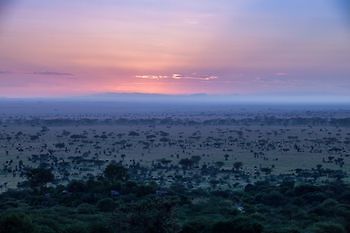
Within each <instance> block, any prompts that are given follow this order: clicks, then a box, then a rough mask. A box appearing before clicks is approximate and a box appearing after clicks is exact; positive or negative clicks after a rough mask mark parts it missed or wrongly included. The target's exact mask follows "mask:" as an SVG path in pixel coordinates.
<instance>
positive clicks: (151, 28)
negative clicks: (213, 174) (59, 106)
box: [0, 0, 350, 98]
mask: <svg viewBox="0 0 350 233" xmlns="http://www.w3.org/2000/svg"><path fill="white" fill-rule="evenodd" d="M107 92H108V93H109V92H118V93H129V92H130V93H135V92H137V93H161V94H172V95H178V94H186V95H187V94H196V93H206V94H210V95H242V96H250V95H256V96H259V95H270V96H321V95H322V96H333V97H334V96H335V97H339V98H342V97H343V96H349V95H350V94H349V93H350V4H349V1H348V0H307V1H305V0H215V1H214V0H128V1H125V0H69V1H68V0H67V1H63V0H50V1H43V0H13V1H11V0H0V96H3V97H44V96H49V97H51V96H52V97H55V96H79V95H87V94H95V93H107Z"/></svg>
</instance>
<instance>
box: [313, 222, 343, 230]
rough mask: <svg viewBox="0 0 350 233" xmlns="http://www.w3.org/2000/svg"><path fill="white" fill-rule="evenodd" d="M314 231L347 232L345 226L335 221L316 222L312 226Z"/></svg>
mask: <svg viewBox="0 0 350 233" xmlns="http://www.w3.org/2000/svg"><path fill="white" fill-rule="evenodd" d="M312 232H313V233H346V231H345V229H344V227H343V226H342V225H340V224H337V223H333V222H325V223H316V224H315V225H314V226H313V227H312Z"/></svg>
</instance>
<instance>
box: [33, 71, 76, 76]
mask: <svg viewBox="0 0 350 233" xmlns="http://www.w3.org/2000/svg"><path fill="white" fill-rule="evenodd" d="M33 74H34V75H49V76H74V74H72V73H67V72H56V71H37V72H33Z"/></svg>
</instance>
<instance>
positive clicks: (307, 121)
mask: <svg viewBox="0 0 350 233" xmlns="http://www.w3.org/2000/svg"><path fill="white" fill-rule="evenodd" d="M0 124H2V125H5V124H16V125H28V124H29V125H39V126H40V125H41V126H62V125H64V126H66V125H110V124H114V125H203V126H205V125H238V126H242V125H267V126H273V125H277V126H279V125H280V126H298V125H300V126H323V127H325V126H335V127H349V126H350V118H321V117H310V118H308V117H291V118H278V117H254V118H243V119H234V118H218V119H209V120H189V119H177V118H149V119H128V118H118V119H93V118H91V119H90V118H79V119H76V118H57V119H42V118H37V119H6V120H2V121H0Z"/></svg>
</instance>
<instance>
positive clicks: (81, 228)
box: [64, 223, 88, 233]
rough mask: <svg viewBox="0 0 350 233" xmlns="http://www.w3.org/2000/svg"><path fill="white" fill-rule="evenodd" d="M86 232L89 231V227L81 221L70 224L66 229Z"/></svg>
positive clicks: (73, 232)
mask: <svg viewBox="0 0 350 233" xmlns="http://www.w3.org/2000/svg"><path fill="white" fill-rule="evenodd" d="M86 232H88V227H87V226H86V225H85V224H81V223H76V224H73V225H69V226H68V227H66V229H65V230H64V233H86Z"/></svg>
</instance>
